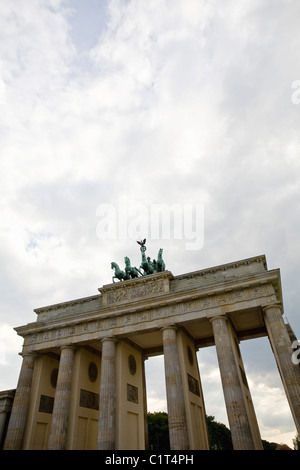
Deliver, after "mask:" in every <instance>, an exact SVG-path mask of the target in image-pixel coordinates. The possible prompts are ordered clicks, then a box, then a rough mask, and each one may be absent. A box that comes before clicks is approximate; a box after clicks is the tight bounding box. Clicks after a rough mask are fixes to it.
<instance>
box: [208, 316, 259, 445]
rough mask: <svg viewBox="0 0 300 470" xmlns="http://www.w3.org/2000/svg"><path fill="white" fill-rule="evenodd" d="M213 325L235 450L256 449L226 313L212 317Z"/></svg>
mask: <svg viewBox="0 0 300 470" xmlns="http://www.w3.org/2000/svg"><path fill="white" fill-rule="evenodd" d="M210 321H211V322H212V326H213V332H214V338H215V344H216V350H217V356H218V361H219V368H220V374H221V380H222V386H223V393H224V398H225V403H226V409H227V415H228V421H229V426H230V431H231V438H232V443H233V447H234V449H235V450H254V449H255V444H254V441H253V438H252V433H251V428H250V424H249V418H248V414H247V408H246V404H245V401H244V396H243V392H242V388H241V383H240V378H239V374H238V369H237V364H236V361H235V357H234V351H233V348H232V343H231V338H230V333H229V331H228V326H227V318H226V316H225V315H223V316H216V317H213V318H211V319H210Z"/></svg>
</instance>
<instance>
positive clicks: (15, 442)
mask: <svg viewBox="0 0 300 470" xmlns="http://www.w3.org/2000/svg"><path fill="white" fill-rule="evenodd" d="M35 358H36V355H35V354H24V355H23V363H22V367H21V371H20V376H19V380H18V385H17V390H16V394H15V398H14V403H13V407H12V411H11V415H10V420H9V425H8V430H7V434H6V439H5V444H4V449H6V450H20V449H22V442H23V436H24V431H25V425H26V419H27V413H28V408H29V401H30V390H31V384H32V377H33V371H34V361H35Z"/></svg>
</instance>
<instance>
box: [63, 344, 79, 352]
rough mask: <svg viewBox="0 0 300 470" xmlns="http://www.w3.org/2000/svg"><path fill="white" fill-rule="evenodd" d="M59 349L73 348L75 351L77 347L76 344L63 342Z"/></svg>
mask: <svg viewBox="0 0 300 470" xmlns="http://www.w3.org/2000/svg"><path fill="white" fill-rule="evenodd" d="M59 349H60V350H61V351H62V350H63V349H72V350H73V351H74V350H75V349H77V348H76V346H73V345H72V344H63V345H62V346H61V347H60V348H59Z"/></svg>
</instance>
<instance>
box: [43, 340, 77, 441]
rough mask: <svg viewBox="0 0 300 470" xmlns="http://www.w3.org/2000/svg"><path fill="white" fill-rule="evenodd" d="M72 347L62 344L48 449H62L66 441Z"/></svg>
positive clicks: (72, 356)
mask: <svg viewBox="0 0 300 470" xmlns="http://www.w3.org/2000/svg"><path fill="white" fill-rule="evenodd" d="M73 358H74V347H73V346H62V348H61V355H60V361H59V370H58V377H57V385H56V392H55V398H54V406H53V413H52V421H51V428H50V436H49V443H48V448H49V450H64V449H66V443H67V432H68V418H69V411H70V396H71V381H72V369H73Z"/></svg>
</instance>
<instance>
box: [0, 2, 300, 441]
mask: <svg viewBox="0 0 300 470" xmlns="http://www.w3.org/2000/svg"><path fill="white" fill-rule="evenodd" d="M299 17H300V4H299V2H298V0H241V1H239V2H237V1H235V0H223V1H222V2H221V1H217V0H207V1H204V0H203V1H202V0H188V1H187V0H27V1H24V0H9V1H8V0H0V36H1V41H0V106H1V113H0V148H1V154H0V178H1V185H0V194H1V199H0V207H1V218H0V224H1V229H0V289H1V296H0V303H1V304H0V390H3V389H8V388H14V387H15V386H16V383H17V378H18V374H19V368H20V365H21V358H20V357H19V356H18V352H19V351H20V350H21V346H22V339H21V338H18V337H17V335H16V333H15V332H14V330H13V327H15V326H20V325H24V324H26V323H29V322H32V321H35V319H36V316H35V313H34V312H33V309H34V308H37V307H41V306H45V305H49V304H53V303H58V302H60V301H65V300H71V299H74V298H78V297H84V296H89V295H94V294H96V293H98V291H97V289H98V287H100V286H102V285H103V284H108V283H110V282H111V276H112V271H111V268H110V262H111V261H116V262H117V263H120V264H122V262H123V259H124V256H125V255H128V256H129V257H130V259H131V260H132V262H133V264H138V263H139V261H140V260H139V258H140V254H139V250H138V246H137V245H136V241H135V240H136V236H137V235H139V233H138V232H139V230H140V235H141V237H144V233H145V232H146V233H145V236H147V237H148V243H147V250H148V251H147V253H148V252H149V255H150V256H152V257H155V256H156V253H157V251H158V248H160V247H161V246H162V247H163V248H164V258H165V261H166V265H167V269H169V270H170V271H171V272H172V273H173V274H174V275H176V274H181V273H184V272H189V271H194V270H198V269H201V268H206V267H210V266H216V265H219V264H223V263H227V262H231V261H236V260H239V259H244V258H247V257H252V256H256V255H260V254H265V255H266V257H267V262H268V267H269V269H273V268H280V270H281V278H282V285H283V294H284V308H285V315H286V316H287V318H288V320H289V321H290V323H291V324H292V326H293V328H294V331H295V333H296V335H300V318H299V307H298V305H299V302H298V301H297V300H298V298H297V297H298V292H299V290H300V281H299V275H298V266H299V264H300V249H299V236H298V233H299V226H300V223H299V220H300V210H299V196H300V159H299V142H300V138H299V136H300V132H299V129H300V92H298V91H300V90H299V88H298V87H299V85H300V81H299V80H300V62H299V53H300V35H299ZM297 149H298V150H297ZM172 204H177V207H182V208H183V207H185V208H188V209H190V210H191V212H190V214H192V219H193V224H194V225H193V227H194V229H195V230H197V233H201V237H202V235H203V237H204V240H202V242H201V243H200V246H198V247H197V249H191V248H195V246H194V247H191V246H190V245H188V244H187V238H188V236H189V233H188V231H187V227H183V230H182V236H181V237H180V236H177V237H175V235H174V234H175V231H173V232H172V230H171V231H170V234H169V235H168V234H166V233H162V232H161V237H160V238H161V239H160V240H159V239H157V238H158V237H155V236H154V235H155V230H153V231H152V232H151V230H152V229H153V227H152V226H151V223H150V222H151V217H150V216H151V214H152V211H153V210H154V209H153V208H154V207H157V206H159V207H162V206H163V205H165V206H166V207H169V208H170V207H171V205H172ZM178 205H179V206H178ZM124 207H125V208H126V210H125V212H126V215H127V216H128V218H127V225H126V223H125V226H124V218H123V219H122V216H124ZM109 208H110V209H111V212H110V213H111V214H113V218H115V220H116V221H117V224H118V223H119V222H120V220H121V219H122V220H123V226H122V227H121V228H122V230H120V227H119V225H120V224H119V225H118V230H115V233H113V230H112V231H109V230H108V231H106V232H105V230H102V229H103V224H102V225H101V223H102V222H103V221H104V218H103V217H104V216H103V214H105V211H107V209H109ZM197 208H202V209H204V217H203V216H202V215H201V216H199V218H197V217H196V213H197ZM188 209H187V210H188ZM201 214H202V212H201ZM145 220H146V221H147V220H148V221H149V220H150V222H149V223H148V225H147V224H146V226H145ZM183 220H184V219H183ZM106 222H107V226H108V225H109V223H113V222H112V219H107V221H106ZM186 223H187V221H186ZM153 224H154V222H153ZM101 227H102V229H101ZM110 228H111V227H110ZM127 229H128V230H127ZM147 229H148V231H147ZM177 229H178V227H177ZM101 230H102V231H101ZM126 230H127V231H126ZM179 232H180V230H179ZM176 233H177V232H176ZM194 233H195V232H194ZM151 234H152V236H151ZM113 235H115V236H113ZM201 237H200V238H201ZM298 337H299V336H298ZM241 348H242V353H243V357H244V362H245V366H246V371H247V374H248V378H249V383H250V387H251V391H252V397H253V401H254V404H255V408H256V413H257V417H258V421H259V426H260V430H261V434H262V437H263V438H264V439H267V440H270V441H275V442H286V443H288V444H289V445H290V446H291V444H292V438H293V437H294V436H295V434H296V431H295V427H294V424H293V421H292V419H291V416H290V412H289V408H288V405H287V403H286V399H285V396H284V392H283V388H282V384H281V382H280V379H279V375H278V372H277V369H276V365H275V363H274V359H273V356H272V354H271V351H270V346H269V344H268V341H267V339H266V338H262V339H259V340H254V341H252V342H244V343H242V344H241ZM198 355H199V364H200V371H201V376H202V382H203V388H204V392H205V402H206V411H207V413H208V414H210V415H214V416H215V417H216V419H217V420H218V421H221V422H224V423H225V424H227V417H226V411H225V405H224V399H223V396H222V390H221V386H220V377H219V373H218V366H217V360H216V354H215V350H214V348H208V349H206V350H201V351H199V353H198ZM147 362H148V364H147V383H148V404H149V408H150V410H151V411H154V410H156V411H159V410H161V409H165V406H166V405H165V398H164V395H165V391H164V383H163V381H164V377H163V365H162V358H154V359H151V360H149V361H147ZM154 371H155V373H154ZM159 371H161V373H159Z"/></svg>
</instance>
